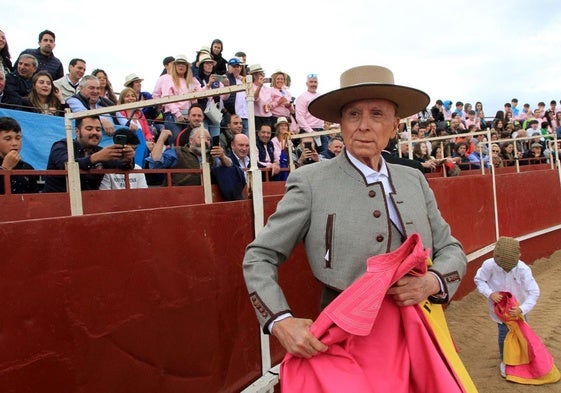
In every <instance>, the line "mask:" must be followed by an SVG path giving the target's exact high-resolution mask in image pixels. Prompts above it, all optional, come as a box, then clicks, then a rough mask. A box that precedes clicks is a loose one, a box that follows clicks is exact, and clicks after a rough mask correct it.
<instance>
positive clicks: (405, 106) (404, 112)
mask: <svg viewBox="0 0 561 393" xmlns="http://www.w3.org/2000/svg"><path fill="white" fill-rule="evenodd" d="M365 99H383V100H388V101H391V102H393V103H395V104H396V105H397V116H398V117H400V118H405V117H407V116H411V115H412V114H415V113H417V112H419V111H420V110H421V109H425V108H426V107H427V105H428V104H429V102H430V98H429V96H428V95H427V94H426V93H425V92H423V91H421V90H417V89H414V88H412V87H406V86H399V85H393V84H380V83H364V84H360V85H354V86H348V87H343V88H341V89H338V90H334V91H331V92H329V93H326V94H323V95H321V96H319V97H318V98H316V99H315V100H313V101H312V102H310V104H309V106H308V111H309V112H310V113H311V114H312V115H313V116H315V117H317V118H318V119H321V120H324V121H330V122H332V123H339V122H340V120H341V109H343V107H344V106H345V105H347V104H349V103H351V102H355V101H360V100H365Z"/></svg>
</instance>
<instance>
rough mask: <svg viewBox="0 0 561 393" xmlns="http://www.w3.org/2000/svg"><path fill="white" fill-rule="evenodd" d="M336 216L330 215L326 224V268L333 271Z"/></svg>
mask: <svg viewBox="0 0 561 393" xmlns="http://www.w3.org/2000/svg"><path fill="white" fill-rule="evenodd" d="M334 221H335V214H329V215H328V216H327V221H326V223H325V257H324V259H325V267H326V268H327V269H331V261H332V259H333V222H334Z"/></svg>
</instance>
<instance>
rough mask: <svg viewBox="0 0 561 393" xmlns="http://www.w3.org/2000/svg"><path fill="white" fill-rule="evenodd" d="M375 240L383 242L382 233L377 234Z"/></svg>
mask: <svg viewBox="0 0 561 393" xmlns="http://www.w3.org/2000/svg"><path fill="white" fill-rule="evenodd" d="M376 241H378V242H383V241H384V235H378V236H376Z"/></svg>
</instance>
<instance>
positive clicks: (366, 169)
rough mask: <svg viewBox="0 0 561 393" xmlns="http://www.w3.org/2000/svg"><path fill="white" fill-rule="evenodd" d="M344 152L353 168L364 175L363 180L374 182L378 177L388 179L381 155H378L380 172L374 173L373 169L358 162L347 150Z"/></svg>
mask: <svg viewBox="0 0 561 393" xmlns="http://www.w3.org/2000/svg"><path fill="white" fill-rule="evenodd" d="M345 152H346V154H347V157H349V160H350V161H351V162H352V163H353V165H354V166H356V167H357V169H358V170H359V171H360V172H361V173H362V174H363V175H364V177H365V178H367V179H368V178H371V179H374V180H375V181H377V180H378V179H379V177H380V176H383V177H386V178H389V173H388V167H387V166H386V160H384V157H382V155H380V161H381V165H380V171H375V170H374V169H372V168H370V167H369V166H367V165H365V164H363V163H362V162H361V161H359V160H358V159H357V158H356V157H355V156H353V155H352V154H351V153H350V152H349V151H348V150H346V149H345Z"/></svg>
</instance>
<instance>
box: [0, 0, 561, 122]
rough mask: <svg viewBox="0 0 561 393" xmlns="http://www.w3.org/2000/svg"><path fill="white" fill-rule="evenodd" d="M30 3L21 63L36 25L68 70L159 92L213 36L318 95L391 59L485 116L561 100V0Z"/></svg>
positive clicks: (15, 35)
mask: <svg viewBox="0 0 561 393" xmlns="http://www.w3.org/2000/svg"><path fill="white" fill-rule="evenodd" d="M143 3H144V2H139V1H134V2H133V1H108V0H97V1H95V2H91V1H89V2H85V1H82V0H77V1H72V2H68V1H64V2H63V1H58V0H48V1H46V0H28V1H16V2H10V5H9V6H6V7H3V10H2V25H0V30H3V31H4V33H5V34H6V38H7V40H8V44H9V47H10V52H11V54H12V61H14V62H15V60H16V58H17V56H18V54H19V53H20V52H21V51H22V50H24V49H26V48H36V47H37V46H38V45H37V41H38V40H37V38H38V37H37V36H38V33H39V32H40V31H42V30H44V29H49V30H52V31H54V32H55V34H56V44H57V46H56V48H55V55H56V56H57V57H58V58H59V59H61V61H62V63H63V65H64V67H65V71H67V68H68V62H69V61H70V59H71V58H73V57H80V58H83V59H85V60H86V62H87V70H88V73H89V72H91V71H92V70H93V69H95V68H102V69H104V70H105V71H106V72H107V73H108V75H109V79H110V81H111V82H112V84H113V86H114V88H115V90H116V91H117V92H118V91H120V90H121V89H122V88H123V85H122V84H123V82H124V78H125V76H126V75H127V74H129V73H133V72H134V73H136V74H138V75H139V76H141V77H142V78H144V83H143V90H146V91H152V89H153V87H154V83H155V81H156V79H157V77H158V76H159V74H160V72H161V70H162V59H163V58H164V57H165V56H168V55H172V56H175V55H177V54H180V53H182V54H185V55H187V58H188V59H190V60H192V59H194V57H195V52H196V51H197V50H198V49H199V48H200V47H201V46H210V43H211V42H212V40H213V39H214V38H220V39H221V40H222V41H223V42H224V57H225V58H226V59H228V58H230V57H232V56H233V55H234V53H235V52H237V51H240V50H241V51H244V52H246V53H247V56H248V59H247V61H248V63H249V64H253V63H259V64H261V65H262V67H263V68H264V69H265V71H266V72H267V74H268V75H270V74H271V73H273V72H274V71H276V70H278V69H281V70H283V71H285V72H287V73H288V74H290V76H291V78H292V81H293V83H292V86H291V88H290V91H291V93H292V95H294V96H298V95H299V94H300V93H302V92H303V91H304V90H305V77H306V75H307V74H309V73H317V74H318V78H319V91H320V92H327V91H329V90H332V89H335V88H337V87H338V86H339V76H340V74H341V73H342V72H343V71H344V70H346V69H348V68H350V67H353V66H357V65H363V64H376V65H383V66H386V67H388V68H390V69H391V70H392V71H393V72H394V76H395V81H396V83H398V84H402V85H406V86H411V87H416V88H418V89H421V90H424V91H425V92H427V93H428V94H429V96H430V97H431V105H433V104H434V101H436V99H439V98H440V99H442V100H446V99H449V100H452V101H454V102H455V101H458V100H459V101H463V102H471V103H472V104H473V103H474V102H475V101H482V102H483V105H484V109H485V112H486V115H487V116H494V114H495V112H496V111H497V110H498V109H502V105H503V104H504V103H505V102H507V101H508V102H509V101H510V99H511V98H513V97H517V98H518V99H519V102H520V104H522V103H526V102H527V103H529V104H530V105H531V106H532V108H533V107H535V106H536V104H537V103H538V102H539V101H544V102H546V103H549V101H550V100H552V99H555V100H557V101H559V100H560V99H561V91H560V87H561V69H560V67H559V63H560V56H559V52H560V49H559V48H561V7H560V4H559V2H558V0H534V1H531V2H528V1H521V0H509V1H502V0H498V1H489V0H471V1H468V0H465V1H454V0H451V1H447V2H442V1H433V0H428V1H418V0H401V1H400V0H392V1H388V0H369V1H363V0H338V1H336V0H322V1H304V0H298V1H295V0H278V1H274V2H269V1H259V0H249V1H233V0H229V1H224V0H214V1H209V2H205V1H176V0H166V1H161V2H154V1H149V2H147V4H143Z"/></svg>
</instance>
